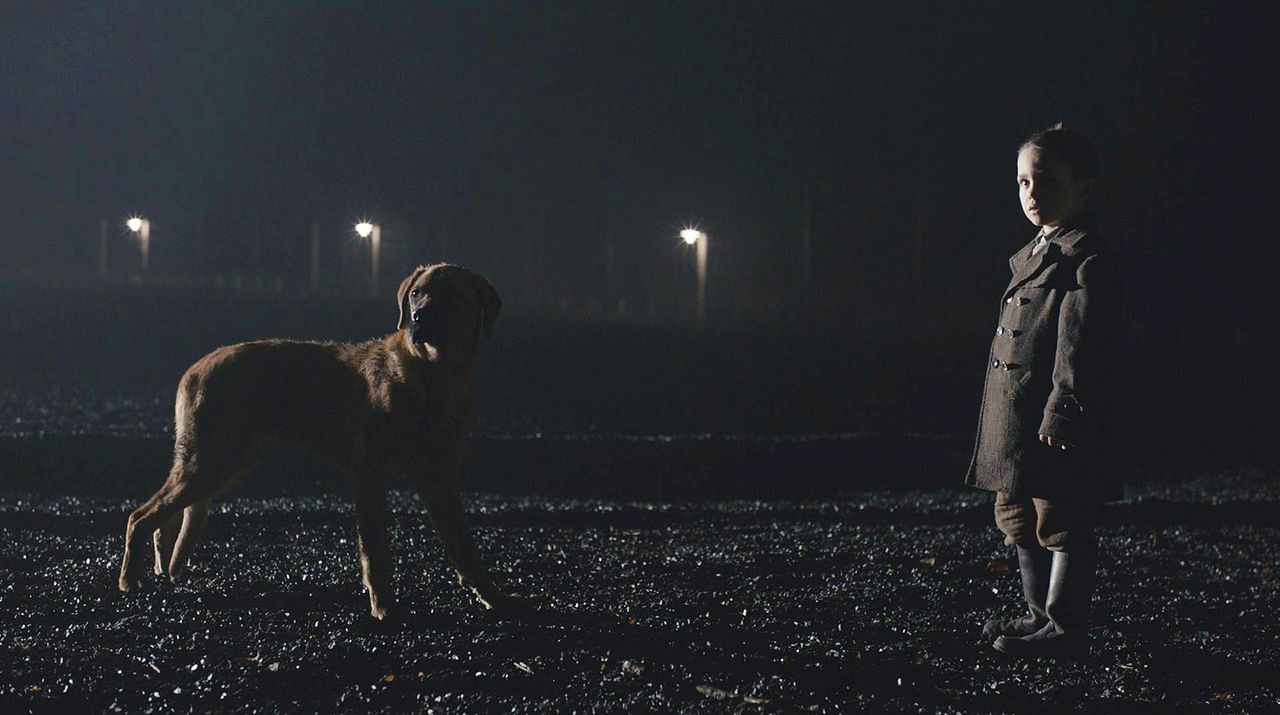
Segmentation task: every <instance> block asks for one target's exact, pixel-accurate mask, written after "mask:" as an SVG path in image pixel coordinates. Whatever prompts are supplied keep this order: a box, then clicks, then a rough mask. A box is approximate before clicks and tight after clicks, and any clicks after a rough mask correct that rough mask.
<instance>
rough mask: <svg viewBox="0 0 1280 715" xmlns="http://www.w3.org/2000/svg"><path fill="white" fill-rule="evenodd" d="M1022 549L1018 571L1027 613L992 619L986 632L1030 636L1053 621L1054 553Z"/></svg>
mask: <svg viewBox="0 0 1280 715" xmlns="http://www.w3.org/2000/svg"><path fill="white" fill-rule="evenodd" d="M1017 549H1018V574H1019V575H1020V576H1021V577H1022V597H1023V598H1025V599H1026V601H1027V611H1028V613H1027V615H1025V616H1018V617H1016V618H992V619H991V620H989V621H987V622H986V624H985V625H983V626H982V634H983V635H985V636H987V637H994V636H1013V637H1018V636H1029V635H1031V634H1032V633H1035V632H1036V631H1038V630H1040V629H1041V628H1043V627H1044V625H1045V624H1046V623H1048V622H1049V613H1048V612H1047V611H1046V610H1045V605H1046V603H1045V600H1046V598H1048V593H1049V569H1050V564H1051V563H1052V559H1053V555H1052V553H1050V551H1049V550H1048V549H1045V548H1042V547H1040V546H1034V547H1031V548H1027V547H1024V546H1019V547H1017Z"/></svg>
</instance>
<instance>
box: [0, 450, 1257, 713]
mask: <svg viewBox="0 0 1280 715" xmlns="http://www.w3.org/2000/svg"><path fill="white" fill-rule="evenodd" d="M1277 501H1280V476H1278V475H1277V473H1276V472H1275V471H1274V470H1271V469H1253V470H1237V471H1232V472H1226V473H1216V474H1212V475H1203V476H1200V477H1198V478H1194V479H1191V480H1185V481H1181V482H1178V483H1173V484H1170V483H1164V484H1151V485H1147V486H1142V487H1138V488H1134V489H1131V490H1130V493H1129V495H1128V497H1127V498H1126V500H1125V501H1123V502H1120V503H1117V504H1113V505H1110V506H1109V507H1108V509H1107V511H1106V513H1105V519H1104V525H1103V528H1102V536H1101V542H1102V547H1103V548H1102V556H1101V565H1100V579H1099V588H1098V592H1097V595H1096V599H1095V602H1094V613H1095V621H1096V626H1095V628H1094V629H1093V633H1092V644H1091V648H1090V652H1091V655H1090V657H1089V658H1088V659H1087V660H1085V661H1082V662H1031V663H1027V662H1019V661H1014V660H1010V659H1008V658H1006V657H1003V656H1001V655H1000V654H998V653H996V652H994V651H992V650H991V649H990V647H989V644H988V642H987V640H986V639H984V638H983V637H982V635H981V624H982V622H983V621H984V620H985V619H986V618H988V617H990V616H992V615H996V614H1012V613H1014V612H1016V611H1017V610H1018V607H1019V599H1020V591H1019V586H1018V582H1017V576H1016V565H1015V564H1014V562H1013V561H1012V553H1011V550H1010V548H1009V547H1004V546H1002V545H1001V544H1000V541H999V539H998V537H997V535H996V533H995V531H994V528H993V527H992V525H991V523H990V521H991V520H990V497H989V495H986V494H984V493H982V492H977V491H969V490H962V489H944V490H928V491H911V492H890V491H876V492H867V493H862V494H857V495H851V496H847V497H843V498H841V499H839V500H833V501H820V502H819V501H815V502H789V501H769V502H743V501H719V502H687V503H625V502H615V501H584V500H572V499H535V498H517V497H502V496H494V495H483V494H480V495H472V496H471V502H472V508H473V521H474V523H475V527H476V529H477V534H478V537H479V540H480V542H481V546H482V550H483V551H484V552H485V553H486V554H488V556H489V558H490V561H491V562H492V563H493V565H494V570H495V572H496V573H497V574H498V576H499V579H500V581H502V582H504V583H506V584H508V585H510V586H511V587H512V588H514V589H516V590H519V591H522V592H524V593H527V594H530V595H533V596H534V597H536V598H537V599H539V600H540V601H541V605H540V606H539V607H538V608H537V609H536V610H534V611H532V612H530V613H527V614H523V615H502V614H497V613H493V612H486V611H484V610H482V608H481V607H480V605H479V604H478V603H476V602H475V601H474V600H473V599H472V598H471V597H470V596H469V594H468V593H466V592H464V591H463V589H461V588H460V587H459V586H457V585H456V583H455V582H454V581H453V580H452V578H451V575H450V572H449V570H448V568H447V567H446V565H445V563H444V559H443V554H442V551H441V549H440V548H439V546H438V544H437V542H436V540H435V537H434V534H433V533H432V532H431V530H430V527H429V524H428V522H427V519H426V516H425V514H424V512H423V509H422V507H421V505H420V502H419V501H418V500H417V499H416V497H413V496H411V495H409V494H407V493H396V494H394V495H393V498H392V499H391V505H392V508H393V510H394V512H395V519H394V527H393V539H394V542H395V545H396V556H397V563H398V568H397V588H398V593H399V596H400V600H401V605H402V608H401V611H400V613H399V618H398V619H397V620H396V621H395V622H393V623H390V624H382V623H378V622H375V621H374V620H373V619H371V618H370V617H369V616H368V614H367V608H368V603H367V600H366V599H365V597H364V596H363V594H362V593H361V590H360V587H359V576H358V563H357V559H356V554H355V545H354V520H353V518H352V515H351V507H350V504H349V502H347V501H344V500H343V499H341V498H339V497H334V496H298V497H289V498H265V497H263V498H259V497H240V498H231V499H229V500H227V501H224V502H221V503H219V504H218V505H217V506H216V507H215V513H214V514H213V515H212V518H211V523H210V528H209V530H208V532H207V533H206V539H205V541H204V542H203V543H202V544H201V546H200V548H199V549H198V550H197V552H196V555H195V559H194V564H195V571H194V572H193V574H192V576H191V578H190V580H189V581H188V582H186V583H185V584H182V585H179V586H173V585H170V584H166V583H160V582H159V581H158V580H156V579H152V580H151V581H150V582H149V587H148V588H147V589H146V590H144V591H143V592H142V593H138V594H127V595H126V594H120V593H118V592H117V591H116V590H115V585H114V584H115V578H116V571H117V568H118V559H119V552H120V549H121V542H122V534H123V528H124V520H125V515H126V514H127V512H128V510H129V509H130V508H131V507H132V506H133V505H132V503H130V502H129V501H127V500H122V499H119V498H109V497H98V498H74V497H66V496H51V495H45V496H41V495H29V496H14V495H12V494H10V495H6V496H4V497H3V498H0V544H2V545H3V546H2V547H0V662H2V663H3V668H0V710H2V711H4V712H22V711H25V710H28V709H32V710H59V711H69V710H74V711H82V710H89V711H122V712H185V711H208V710H211V709H216V710H219V711H226V712H251V711H253V712H258V711H263V710H270V711H282V712H315V711H328V710H337V711H344V712H403V711H419V712H421V711H432V710H435V711H444V712H448V711H458V710H466V711H469V712H484V711H492V712H507V711H540V712H548V711H551V712H567V711H571V710H574V711H602V712H612V711H618V710H623V709H632V710H639V711H652V710H659V711H668V710H678V711H691V712H698V711H709V712H723V711H726V710H742V711H748V712H750V711H757V710H758V711H766V712H787V711H797V710H798V711H820V712H833V711H845V710H857V709H866V710H870V711H876V712H886V711H887V712H894V711H906V712H1029V711H1032V710H1036V711H1045V710H1068V711H1070V710H1078V711H1082V712H1108V711H1109V712H1134V711H1138V712H1153V713H1156V712H1159V713H1167V712H1171V711H1177V710H1187V709H1190V710H1196V711H1203V712H1265V711H1280V608H1278V607H1277V606H1280V577H1278V575H1277V567H1278V566H1280V564H1278V563H1277V553H1280V527H1277V526H1276V525H1275V524H1274V520H1273V519H1272V518H1271V517H1272V515H1273V513H1274V507H1275V506H1276V503H1277Z"/></svg>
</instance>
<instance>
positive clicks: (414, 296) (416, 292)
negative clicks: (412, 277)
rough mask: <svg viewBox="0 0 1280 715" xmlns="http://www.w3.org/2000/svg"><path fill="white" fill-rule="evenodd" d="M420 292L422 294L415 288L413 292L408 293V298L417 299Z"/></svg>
mask: <svg viewBox="0 0 1280 715" xmlns="http://www.w3.org/2000/svg"><path fill="white" fill-rule="evenodd" d="M421 292H422V291H420V290H418V289H417V288H414V289H413V290H411V291H409V297H410V298H417V297H418V294H419V293H421Z"/></svg>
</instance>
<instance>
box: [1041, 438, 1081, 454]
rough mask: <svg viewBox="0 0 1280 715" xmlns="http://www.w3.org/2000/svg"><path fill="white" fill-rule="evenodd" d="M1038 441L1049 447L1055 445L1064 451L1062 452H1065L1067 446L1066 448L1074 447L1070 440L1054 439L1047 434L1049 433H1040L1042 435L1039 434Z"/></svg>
mask: <svg viewBox="0 0 1280 715" xmlns="http://www.w3.org/2000/svg"><path fill="white" fill-rule="evenodd" d="M1040 441H1041V442H1044V443H1045V444H1047V445H1049V446H1050V447H1057V448H1058V449H1061V450H1062V451H1064V452H1065V451H1067V448H1068V447H1074V446H1075V445H1074V444H1071V443H1070V442H1063V441H1062V440H1060V439H1054V438H1053V437H1050V436H1049V435H1047V434H1042V435H1040Z"/></svg>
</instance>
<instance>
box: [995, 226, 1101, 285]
mask: <svg viewBox="0 0 1280 715" xmlns="http://www.w3.org/2000/svg"><path fill="white" fill-rule="evenodd" d="M1093 226H1094V223H1093V215H1092V214H1089V213H1084V214H1081V215H1080V216H1078V217H1076V218H1075V219H1073V220H1072V221H1070V222H1067V223H1064V224H1063V225H1062V226H1059V227H1057V228H1054V229H1052V230H1050V231H1049V233H1048V234H1047V238H1048V239H1049V245H1047V246H1045V249H1044V250H1043V251H1041V252H1039V253H1037V254H1036V255H1034V256H1033V255H1031V249H1033V248H1034V247H1035V245H1036V241H1038V240H1039V238H1040V235H1039V234H1036V237H1035V238H1032V239H1031V241H1030V242H1029V243H1027V245H1025V246H1023V247H1022V248H1020V249H1018V252H1017V253H1015V254H1013V255H1012V256H1010V257H1009V272H1010V273H1012V274H1013V281H1012V282H1011V283H1010V284H1011V285H1012V284H1016V283H1020V282H1021V281H1022V280H1024V279H1026V278H1027V277H1028V276H1031V275H1033V274H1035V273H1036V272H1038V271H1039V270H1040V267H1041V266H1043V265H1044V264H1045V263H1046V262H1047V261H1049V259H1050V256H1053V257H1056V256H1057V255H1059V254H1060V255H1064V256H1074V255H1076V254H1078V253H1080V251H1081V250H1083V248H1084V246H1082V245H1081V244H1082V243H1083V242H1084V240H1085V238H1086V237H1087V236H1088V235H1089V234H1090V233H1091V232H1092V231H1093Z"/></svg>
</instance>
